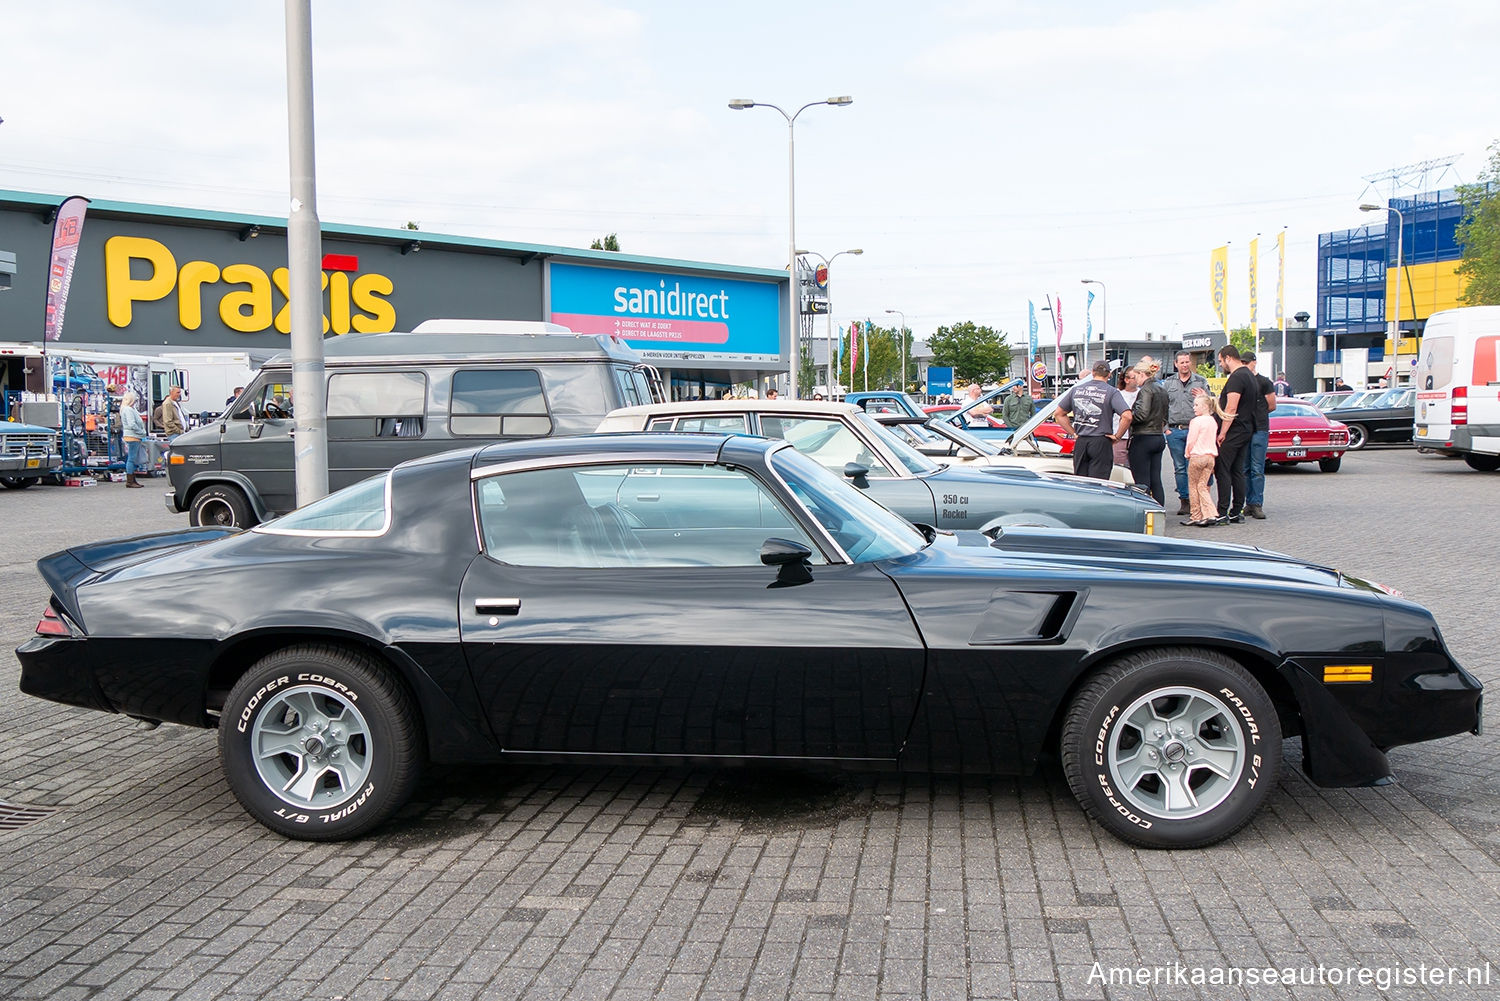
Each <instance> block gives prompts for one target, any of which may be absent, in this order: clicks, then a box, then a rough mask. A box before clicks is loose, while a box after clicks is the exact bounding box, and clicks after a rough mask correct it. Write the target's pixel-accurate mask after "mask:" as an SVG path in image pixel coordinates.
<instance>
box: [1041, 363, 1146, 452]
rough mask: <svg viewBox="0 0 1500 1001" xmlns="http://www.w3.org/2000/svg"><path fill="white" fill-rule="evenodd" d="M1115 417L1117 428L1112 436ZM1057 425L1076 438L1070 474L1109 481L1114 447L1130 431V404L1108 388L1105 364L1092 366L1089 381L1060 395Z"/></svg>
mask: <svg viewBox="0 0 1500 1001" xmlns="http://www.w3.org/2000/svg"><path fill="white" fill-rule="evenodd" d="M1116 415H1119V417H1120V428H1119V430H1118V431H1113V432H1112V431H1111V428H1113V427H1114V423H1115V416H1116ZM1057 423H1058V424H1060V425H1062V429H1063V430H1064V431H1066V432H1068V433H1069V434H1076V435H1077V436H1078V441H1077V442H1076V443H1075V444H1074V446H1073V472H1075V473H1077V474H1078V475H1079V476H1092V477H1094V478H1095V479H1099V480H1107V479H1109V477H1110V474H1111V473H1113V472H1114V468H1115V459H1114V443H1115V442H1117V441H1119V440H1120V438H1121V436H1122V435H1124V434H1125V432H1126V431H1128V430H1130V404H1128V403H1126V402H1125V397H1124V396H1122V395H1120V391H1119V390H1118V389H1116V388H1115V387H1113V386H1111V385H1110V384H1109V362H1106V361H1101V362H1096V363H1095V364H1094V377H1093V378H1092V379H1090V380H1088V381H1087V382H1080V383H1078V384H1077V385H1075V386H1074V387H1073V388H1072V389H1070V390H1068V391H1067V392H1066V393H1064V394H1063V395H1062V399H1060V400H1058V401H1057Z"/></svg>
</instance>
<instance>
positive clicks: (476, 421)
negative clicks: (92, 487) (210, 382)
mask: <svg viewBox="0 0 1500 1001" xmlns="http://www.w3.org/2000/svg"><path fill="white" fill-rule="evenodd" d="M323 350H324V365H325V369H326V373H327V379H328V382H327V392H328V425H327V427H328V486H329V489H330V490H338V489H340V488H342V487H346V486H349V485H350V484H351V483H357V482H359V481H360V480H362V479H364V478H366V477H368V476H370V475H372V474H374V473H378V472H382V471H384V470H387V469H390V468H391V467H392V466H394V465H396V464H397V463H398V462H403V461H405V460H406V459H414V458H417V457H419V456H423V455H429V454H432V453H434V452H442V451H445V450H447V449H451V448H459V447H462V446H465V445H474V444H480V443H483V442H490V441H508V440H511V439H518V438H545V437H549V436H552V435H574V434H588V433H590V432H592V431H593V430H594V428H595V427H596V426H597V425H598V424H599V422H600V421H601V420H602V419H603V418H604V415H605V414H607V413H609V412H610V411H611V410H614V409H616V408H619V407H625V406H636V405H640V404H645V403H651V402H658V401H660V400H661V398H662V395H661V385H660V380H659V378H658V377H657V375H656V372H655V370H654V369H652V368H651V367H650V366H649V365H645V364H643V363H642V362H641V359H640V356H639V355H637V354H636V353H635V352H634V351H632V350H630V349H629V348H628V347H626V346H625V345H623V344H620V343H618V342H615V341H613V340H611V339H610V338H607V337H597V336H592V335H581V334H574V333H573V332H571V331H570V330H568V329H567V328H566V327H562V326H558V325H556V324H551V323H531V322H521V321H495V320H430V321H428V322H426V323H422V324H419V325H418V326H417V328H416V329H415V330H413V331H412V332H411V333H389V334H352V335H344V336H342V337H338V338H333V339H330V340H328V341H327V342H325V344H324V349H323ZM294 423H295V422H294V420H293V401H292V363H291V356H290V355H278V356H276V357H275V358H273V359H271V360H270V361H269V362H267V363H266V364H265V366H264V367H262V368H261V370H260V372H259V373H258V374H257V375H256V377H255V379H254V380H253V381H252V382H251V383H250V385H249V386H247V387H246V388H245V392H244V393H243V394H242V395H241V396H240V397H239V399H237V400H236V401H235V402H234V404H233V405H231V406H229V407H228V408H227V409H226V411H225V412H224V414H223V415H222V416H220V417H219V418H218V419H216V420H213V421H211V422H209V423H208V424H206V425H204V426H203V427H200V428H196V429H194V430H192V431H189V432H187V433H186V434H183V435H179V436H178V437H177V439H176V440H175V441H174V442H173V443H172V454H171V458H170V460H169V464H168V467H167V468H168V472H169V475H170V477H171V482H172V489H171V490H170V491H168V492H167V496H166V501H167V508H168V510H170V511H173V512H181V511H186V512H188V516H189V518H190V520H191V522H192V524H194V525H223V526H227V527H238V528H248V527H249V526H251V525H254V524H257V523H258V522H261V521H265V520H266V519H268V518H272V517H275V516H276V515H279V514H285V513H286V512H288V511H290V510H292V508H294V507H296V506H297V497H296V495H297V491H296V474H295V468H294V458H293V454H292V446H293V440H294V435H295V427H294Z"/></svg>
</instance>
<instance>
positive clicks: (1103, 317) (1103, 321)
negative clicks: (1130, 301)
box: [1083, 278, 1109, 366]
mask: <svg viewBox="0 0 1500 1001" xmlns="http://www.w3.org/2000/svg"><path fill="white" fill-rule="evenodd" d="M1083 284H1085V285H1098V286H1099V302H1100V303H1101V305H1100V307H1099V314H1100V315H1099V345H1100V347H1101V348H1104V347H1105V346H1106V345H1108V343H1109V295H1108V294H1107V293H1108V292H1109V290H1108V289H1106V288H1105V287H1104V283H1103V282H1101V281H1099V280H1098V279H1097V278H1085V279H1083ZM1083 363H1084V365H1085V366H1086V365H1088V363H1089V345H1088V341H1084V342H1083Z"/></svg>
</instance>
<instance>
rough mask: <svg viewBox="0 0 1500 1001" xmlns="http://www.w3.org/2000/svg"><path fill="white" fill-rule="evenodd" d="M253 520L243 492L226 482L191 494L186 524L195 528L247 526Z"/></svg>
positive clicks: (253, 514)
mask: <svg viewBox="0 0 1500 1001" xmlns="http://www.w3.org/2000/svg"><path fill="white" fill-rule="evenodd" d="M255 522H256V518H255V512H253V511H252V510H251V509H250V500H249V498H247V497H246V496H245V492H244V491H243V490H241V489H240V488H239V487H236V486H231V485H230V484H227V483H216V484H214V485H213V486H208V487H204V488H203V489H202V490H200V491H198V492H197V493H196V494H194V495H193V502H192V504H191V505H190V506H189V507H188V524H190V525H192V526H194V527H195V528H196V527H202V526H208V527H214V528H249V527H250V526H252V525H254V524H255Z"/></svg>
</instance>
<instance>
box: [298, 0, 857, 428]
mask: <svg viewBox="0 0 1500 1001" xmlns="http://www.w3.org/2000/svg"><path fill="white" fill-rule="evenodd" d="M288 2H290V0H288ZM853 103H854V98H852V97H849V96H847V95H845V96H843V97H830V98H827V99H826V100H822V101H809V102H808V103H807V104H804V105H803V106H802V107H800V108H798V109H797V110H796V111H795V112H794V113H792V114H790V115H789V114H787V113H786V112H785V111H784V110H782V109H781V108H780V107H779V106H777V105H775V104H770V103H768V102H766V101H752V100H750V99H749V98H743V97H737V98H735V99H734V100H732V101H730V102H729V107H730V108H732V109H734V110H735V111H744V110H745V109H746V108H775V109H776V111H777V112H778V113H780V115H781V117H782V118H785V119H786V134H787V140H786V173H787V180H786V206H787V210H786V211H787V245H786V251H787V262H786V264H787V267H786V270H787V299H788V304H787V314H788V316H789V317H790V320H791V323H790V325H789V328H788V337H789V340H788V342H787V344H788V347H789V350H790V354H791V365H790V367H789V371H788V373H787V375H788V379H787V385H788V392H789V393H790V395H791V397H792V399H794V400H795V399H797V398H798V397H799V396H800V395H801V393H800V392H799V386H798V380H799V377H800V373H799V369H800V368H801V367H802V288H801V285H800V283H799V275H798V274H797V128H796V126H797V116H798V115H800V114H802V112H804V111H806V110H807V109H808V108H811V107H813V106H815V105H819V104H832V105H834V106H836V107H844V106H845V105H850V104H853Z"/></svg>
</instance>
